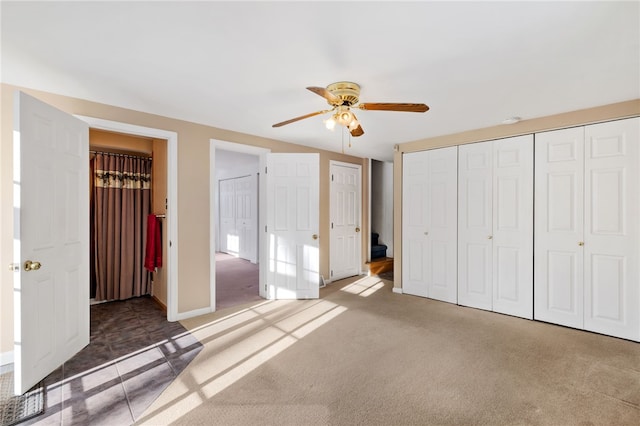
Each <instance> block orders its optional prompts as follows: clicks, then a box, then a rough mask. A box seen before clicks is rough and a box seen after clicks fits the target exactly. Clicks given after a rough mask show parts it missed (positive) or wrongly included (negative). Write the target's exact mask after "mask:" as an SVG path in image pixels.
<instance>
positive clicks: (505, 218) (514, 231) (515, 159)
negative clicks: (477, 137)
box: [492, 135, 533, 319]
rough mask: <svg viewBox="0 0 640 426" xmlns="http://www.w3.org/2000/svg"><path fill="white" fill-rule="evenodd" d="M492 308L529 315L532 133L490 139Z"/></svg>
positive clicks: (531, 229)
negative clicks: (491, 157)
mask: <svg viewBox="0 0 640 426" xmlns="http://www.w3.org/2000/svg"><path fill="white" fill-rule="evenodd" d="M493 155H494V164H495V166H494V169H493V194H494V196H493V234H492V235H493V240H492V243H493V247H492V248H493V253H492V258H493V271H494V274H493V303H492V305H493V310H494V311H495V312H500V313H503V314H508V315H515V316H519V317H523V318H529V319H531V318H533V136H532V135H525V136H518V137H513V138H506V139H500V140H496V141H493Z"/></svg>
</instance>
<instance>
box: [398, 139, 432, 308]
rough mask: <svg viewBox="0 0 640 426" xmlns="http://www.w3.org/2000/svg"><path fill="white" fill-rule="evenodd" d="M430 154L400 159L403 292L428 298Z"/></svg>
mask: <svg viewBox="0 0 640 426" xmlns="http://www.w3.org/2000/svg"><path fill="white" fill-rule="evenodd" d="M428 167H429V151H420V152H412V153H407V154H404V155H403V156H402V188H403V191H402V253H403V256H402V271H403V272H402V292H403V293H407V294H413V295H415V296H422V297H427V295H428V290H427V281H428V278H427V276H426V272H425V271H426V270H427V268H428V265H429V263H430V262H429V258H428V247H427V244H428V243H427V241H428V240H427V235H426V234H425V233H426V232H428V226H429V225H428V211H429V204H428V185H427V182H428V175H427V170H428Z"/></svg>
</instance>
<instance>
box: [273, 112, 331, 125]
mask: <svg viewBox="0 0 640 426" xmlns="http://www.w3.org/2000/svg"><path fill="white" fill-rule="evenodd" d="M329 111H331V110H330V109H325V110H322V111H316V112H312V113H311V114H307V115H301V116H300V117H296V118H292V119H291V120H287V121H283V122H281V123H276V124H274V125H273V126H271V127H281V126H284V125H286V124H291V123H295V122H296V121H300V120H304V119H305V118H309V117H314V116H316V115H320V114H324V113H325V112H329Z"/></svg>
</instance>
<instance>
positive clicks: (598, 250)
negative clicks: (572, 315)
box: [584, 118, 640, 340]
mask: <svg viewBox="0 0 640 426" xmlns="http://www.w3.org/2000/svg"><path fill="white" fill-rule="evenodd" d="M639 143H640V118H633V119H628V120H620V121H614V122H610V123H602V124H595V125H591V126H586V127H585V175H584V176H585V221H586V223H587V224H588V226H587V227H586V229H585V236H584V252H585V280H584V283H585V286H584V287H585V295H584V296H585V299H584V300H585V312H584V328H585V329H587V330H592V331H597V332H600V333H605V334H609V335H612V336H617V337H623V338H627V339H634V340H639V339H640V315H639V309H638V306H639V304H640V274H639V263H640V262H639V260H640V259H639V256H640V251H639V247H638V246H639V244H640V226H639V221H638V212H640V205H639V192H640V175H639V173H638V168H639V167H638V165H639V164H640V149H638V144H639Z"/></svg>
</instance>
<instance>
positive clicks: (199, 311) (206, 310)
mask: <svg viewBox="0 0 640 426" xmlns="http://www.w3.org/2000/svg"><path fill="white" fill-rule="evenodd" d="M211 312H214V310H213V309H211V308H201V309H194V310H193V311H188V312H178V314H177V315H176V321H182V320H186V319H188V318H193V317H198V316H200V315H205V314H210V313H211Z"/></svg>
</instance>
